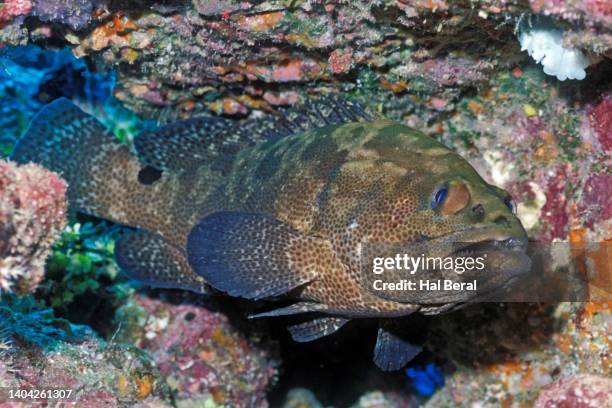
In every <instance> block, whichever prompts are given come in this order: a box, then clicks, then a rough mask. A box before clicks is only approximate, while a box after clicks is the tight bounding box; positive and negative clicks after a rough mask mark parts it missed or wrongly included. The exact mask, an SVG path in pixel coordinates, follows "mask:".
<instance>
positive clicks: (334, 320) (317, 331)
mask: <svg viewBox="0 0 612 408" xmlns="http://www.w3.org/2000/svg"><path fill="white" fill-rule="evenodd" d="M349 320H350V319H345V318H343V317H321V318H319V319H314V320H310V321H308V322H304V323H300V324H296V325H293V326H289V327H288V329H289V333H291V337H292V338H293V340H295V341H297V342H300V343H306V342H308V341H313V340H316V339H320V338H321V337H325V336H328V335H330V334H332V333H335V332H336V331H338V330H339V329H340V328H341V327H342V326H344V325H345V324H347V323H348V322H349Z"/></svg>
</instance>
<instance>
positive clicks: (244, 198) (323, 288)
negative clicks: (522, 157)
mask: <svg viewBox="0 0 612 408" xmlns="http://www.w3.org/2000/svg"><path fill="white" fill-rule="evenodd" d="M91 120H93V119H91V118H86V119H82V118H76V119H75V120H74V121H76V122H78V126H81V127H87V126H90V124H89V121H91ZM50 126H53V123H51V124H50ZM96 131H97V130H95V129H94V130H92V131H91V132H90V134H89V135H88V136H87V137H89V138H91V139H92V140H91V141H88V140H87V137H83V136H82V137H81V141H80V142H79V143H80V144H81V145H87V144H88V143H92V144H98V145H100V146H101V147H100V148H99V149H97V150H92V151H90V152H86V153H83V152H82V151H81V149H78V151H77V150H76V147H74V146H72V147H71V146H70V145H65V146H64V147H63V149H64V150H63V153H62V154H63V155H64V156H62V154H59V153H57V152H56V154H55V155H48V156H47V155H43V154H40V153H28V152H30V151H31V152H35V151H36V150H37V149H41V150H44V149H43V148H42V147H39V146H35V145H32V144H35V143H37V142H36V138H35V137H32V138H31V140H30V144H27V143H25V142H24V143H23V145H22V146H21V149H16V151H17V154H16V156H17V157H18V158H19V159H20V160H21V161H29V160H33V159H34V160H35V161H38V162H42V163H43V164H45V165H47V166H48V167H50V168H51V169H53V170H56V171H60V172H62V173H63V174H64V176H65V177H66V178H67V179H68V180H69V182H70V200H71V204H72V206H73V207H74V208H76V209H79V210H82V211H84V212H87V213H91V214H94V215H97V216H100V217H103V218H107V219H109V220H112V221H115V222H118V223H121V224H125V225H128V226H133V227H138V228H140V229H142V230H145V231H150V232H152V233H154V236H155V237H156V238H155V239H157V240H159V242H160V243H159V245H157V244H154V245H150V247H151V248H153V252H152V253H154V254H156V255H155V256H154V257H153V258H157V259H159V258H160V257H162V258H163V257H168V258H169V259H171V261H167V262H166V263H165V264H164V267H163V268H160V267H159V262H157V263H153V261H152V262H151V264H150V265H149V266H150V268H149V269H150V270H152V272H149V273H150V274H151V275H152V276H151V278H150V279H149V280H150V281H151V282H152V283H155V280H156V277H155V276H154V275H155V274H156V273H158V274H159V278H160V280H164V279H165V278H167V276H168V275H172V276H171V279H174V280H176V281H181V280H183V281H184V282H185V283H186V284H187V287H188V286H189V285H188V283H190V282H195V283H197V284H201V285H203V284H204V281H203V279H202V277H201V276H198V275H197V274H195V273H194V272H193V271H192V270H191V268H190V267H189V264H188V263H187V261H186V251H185V247H186V242H187V237H188V234H189V232H190V231H191V229H192V227H193V226H194V225H195V224H196V223H198V221H199V220H201V219H202V218H204V217H206V216H207V215H209V214H212V213H215V212H218V211H241V212H248V213H258V214H266V215H269V216H271V217H273V218H275V219H277V220H279V221H281V222H283V223H285V224H286V225H288V226H290V227H292V228H293V229H295V230H296V231H298V232H299V233H301V237H300V238H299V239H292V240H290V241H287V245H286V247H285V248H284V251H285V254H284V256H286V258H287V261H288V262H289V264H290V265H291V266H292V268H290V269H292V270H294V271H297V273H299V274H303V276H304V282H305V284H304V285H303V286H301V287H300V288H299V290H297V291H294V292H292V295H293V296H296V297H297V298H299V299H301V300H305V301H309V302H313V304H317V305H319V308H318V310H321V311H324V312H326V313H329V314H338V315H342V316H345V317H394V316H401V315H406V314H409V313H412V312H414V311H416V310H418V309H419V308H420V306H421V305H419V304H413V303H410V302H399V301H394V300H389V299H382V298H380V297H377V296H376V295H375V294H373V293H372V292H371V291H369V290H367V289H366V287H367V285H366V283H365V282H364V277H363V275H362V272H361V269H360V248H361V247H362V246H363V245H366V244H367V243H368V242H383V243H390V244H398V243H410V242H417V241H421V240H423V239H425V240H432V241H435V240H436V239H441V238H440V237H442V238H443V237H452V238H453V239H454V240H456V241H466V242H478V241H484V240H504V239H507V238H509V237H516V238H519V239H521V240H523V239H525V232H524V230H523V228H522V226H521V224H520V222H519V221H518V219H517V218H516V217H515V216H514V215H513V214H512V211H511V210H510V209H509V208H508V207H507V205H506V204H505V203H504V200H505V199H506V197H507V193H506V192H504V191H503V190H500V189H498V188H496V187H493V186H491V185H489V184H487V183H485V182H484V181H483V180H482V178H481V177H480V176H479V175H478V174H477V173H476V172H475V170H474V169H473V168H472V167H471V166H470V165H469V164H468V163H467V162H466V161H465V160H464V159H462V158H461V157H460V156H458V155H457V154H456V153H453V152H452V151H450V150H449V149H447V148H445V147H444V146H443V145H441V144H440V143H438V142H436V141H435V140H433V139H431V138H429V137H427V136H425V135H423V134H421V133H419V132H417V131H415V130H413V129H411V128H408V127H405V126H402V125H400V124H397V123H393V122H391V121H388V120H384V119H380V120H376V121H374V122H370V123H365V122H355V123H347V124H344V125H339V126H330V127H325V128H321V129H317V130H312V131H309V132H306V133H303V134H300V135H296V136H291V137H286V138H283V139H280V140H277V141H270V142H263V143H259V144H256V145H255V146H252V147H249V148H245V149H243V150H241V151H240V152H238V153H237V154H236V156H235V157H233V158H232V160H231V162H230V164H229V165H226V166H224V165H220V163H219V162H210V163H206V164H204V165H201V166H198V167H194V168H190V169H186V170H185V171H182V172H172V171H167V172H164V173H163V175H162V176H161V178H160V179H159V180H157V181H155V182H154V183H152V184H150V185H145V184H143V183H142V182H141V181H139V173H140V172H141V171H142V169H143V164H142V162H141V161H140V160H139V159H138V158H137V157H136V156H135V155H133V154H132V153H131V152H130V151H129V150H128V148H127V147H125V146H123V145H121V144H119V143H117V142H116V141H114V140H112V137H110V135H108V136H107V135H103V138H105V139H104V141H103V143H100V141H99V139H100V135H95V134H94V133H96ZM32 132H34V130H33V131H32ZM34 133H35V132H34ZM34 136H36V135H34ZM58 140H60V142H61V137H59V136H58ZM64 142H65V141H63V142H61V143H64ZM70 149H73V150H75V151H71V150H70ZM75 157H78V158H79V159H80V161H81V165H79V163H74V159H75ZM223 160H226V159H225V158H224V157H223V156H220V158H218V159H217V161H223ZM85 162H87V163H85ZM219 168H225V169H229V171H227V172H223V171H221V170H217V169H219ZM442 183H445V184H446V185H447V186H448V190H449V193H448V197H447V199H446V200H445V202H444V204H443V206H441V207H440V208H437V209H435V210H434V209H431V206H430V203H431V198H432V194H433V193H434V191H435V189H436V187H437V186H439V185H440V184H442ZM145 238H146V236H145ZM141 250H142V251H143V252H144V251H146V250H147V246H146V245H142V246H141ZM136 252H137V251H136ZM136 252H135V253H136ZM131 256H132V258H133V259H132V258H131V260H133V262H134V263H135V264H136V263H138V262H140V259H146V255H145V256H143V257H142V258H139V257H138V256H136V257H134V254H131ZM149 258H151V256H150V255H149ZM168 265H171V266H172V265H173V266H172V267H173V268H175V269H176V271H162V270H161V269H164V268H166V267H167V266H168ZM156 268H158V269H159V271H156V270H155V269H156ZM488 273H495V272H494V271H489V272H488ZM136 275H138V274H136ZM162 278H163V279H162ZM278 278H280V277H277V276H270V277H269V279H278ZM144 280H147V279H144ZM465 300H467V299H460V298H458V299H456V301H457V302H460V301H465ZM428 303H429V304H433V305H434V306H433V307H430V310H436V306H435V305H436V304H437V303H438V302H436V301H435V300H433V301H432V300H430V301H429V302H428ZM439 303H444V302H439Z"/></svg>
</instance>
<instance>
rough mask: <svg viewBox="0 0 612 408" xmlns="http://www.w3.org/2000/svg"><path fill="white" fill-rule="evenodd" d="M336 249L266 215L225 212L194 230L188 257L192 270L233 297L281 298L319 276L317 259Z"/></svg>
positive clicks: (216, 214)
mask: <svg viewBox="0 0 612 408" xmlns="http://www.w3.org/2000/svg"><path fill="white" fill-rule="evenodd" d="M330 253H332V250H331V246H330V245H329V244H328V243H326V242H325V241H323V240H320V239H318V238H314V237H309V236H307V235H305V234H303V233H301V232H299V231H297V230H296V229H294V228H292V227H291V226H289V225H287V224H285V223H283V222H281V221H279V220H277V219H275V218H272V217H269V216H266V215H262V214H252V213H242V212H230V211H223V212H217V213H214V214H211V215H209V216H207V217H205V218H203V219H202V220H201V221H200V222H199V223H198V224H197V225H196V226H195V227H193V229H192V230H191V232H190V234H189V238H188V242H187V255H188V259H189V263H190V265H191V267H192V268H193V270H194V271H195V272H196V273H197V274H198V275H200V276H201V277H203V278H204V280H206V282H208V283H209V284H210V285H211V286H213V287H214V288H216V289H218V290H221V291H223V292H227V293H228V294H230V295H232V296H240V297H244V298H248V299H262V298H266V297H271V296H278V295H281V294H284V293H287V292H289V291H290V290H292V289H295V288H297V287H299V286H301V285H304V284H307V283H309V282H311V281H312V280H314V279H316V278H317V276H318V275H319V273H320V268H319V267H318V261H319V260H320V258H321V257H322V256H325V255H326V254H330Z"/></svg>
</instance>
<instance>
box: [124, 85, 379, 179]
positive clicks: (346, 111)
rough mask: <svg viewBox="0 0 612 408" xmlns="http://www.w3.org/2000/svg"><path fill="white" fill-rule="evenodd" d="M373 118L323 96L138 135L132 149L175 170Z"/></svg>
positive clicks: (147, 160)
mask: <svg viewBox="0 0 612 408" xmlns="http://www.w3.org/2000/svg"><path fill="white" fill-rule="evenodd" d="M374 117H375V115H374V114H372V113H371V112H369V111H368V110H367V109H365V108H363V107H362V106H361V105H359V104H358V103H356V102H352V101H349V100H344V99H341V98H339V97H337V96H327V97H321V98H316V99H312V100H308V101H307V102H306V103H304V104H302V105H300V106H298V107H294V108H289V109H286V110H280V111H278V112H275V113H273V114H270V115H267V116H265V117H262V118H257V119H248V120H245V121H243V122H236V121H232V120H229V119H223V118H216V117H202V118H192V119H187V120H183V121H178V122H174V123H171V124H168V125H166V126H163V127H161V128H159V129H157V130H154V131H150V132H145V133H143V134H141V135H139V136H138V137H137V138H136V139H135V141H134V145H135V147H136V151H137V152H138V156H139V157H140V160H141V161H142V162H143V163H145V164H147V165H149V166H151V167H154V168H156V169H159V170H173V171H179V172H180V171H182V170H186V169H193V168H194V167H198V166H199V165H201V164H204V163H209V162H210V161H214V160H216V159H218V158H220V157H223V158H224V159H225V161H228V160H229V162H231V161H232V157H233V155H234V154H235V153H236V152H238V151H240V150H241V149H243V148H245V147H248V146H252V145H253V144H255V143H257V142H260V141H267V140H274V139H279V138H282V137H287V136H291V135H294V134H299V133H302V132H305V131H308V130H312V129H318V128H322V127H325V126H330V125H339V124H342V123H347V122H357V121H369V120H373V119H374Z"/></svg>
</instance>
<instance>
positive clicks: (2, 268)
mask: <svg viewBox="0 0 612 408" xmlns="http://www.w3.org/2000/svg"><path fill="white" fill-rule="evenodd" d="M65 214H66V184H65V182H64V181H63V180H62V179H61V178H60V177H59V176H58V175H56V174H55V173H52V172H50V171H48V170H45V169H44V168H42V167H40V166H38V165H35V164H26V165H23V166H17V165H15V164H14V163H12V162H7V161H2V160H0V294H1V293H2V292H8V291H12V292H16V293H27V292H32V291H33V290H34V289H35V288H36V286H37V285H38V284H39V283H40V281H41V280H42V278H43V275H44V266H45V259H46V257H47V255H48V254H49V252H50V249H51V245H52V244H53V241H54V240H55V239H56V238H57V237H58V235H59V233H60V231H61V230H62V228H63V227H64V225H65Z"/></svg>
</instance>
